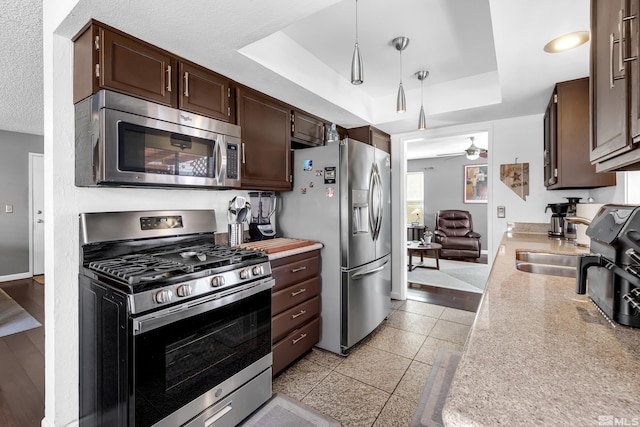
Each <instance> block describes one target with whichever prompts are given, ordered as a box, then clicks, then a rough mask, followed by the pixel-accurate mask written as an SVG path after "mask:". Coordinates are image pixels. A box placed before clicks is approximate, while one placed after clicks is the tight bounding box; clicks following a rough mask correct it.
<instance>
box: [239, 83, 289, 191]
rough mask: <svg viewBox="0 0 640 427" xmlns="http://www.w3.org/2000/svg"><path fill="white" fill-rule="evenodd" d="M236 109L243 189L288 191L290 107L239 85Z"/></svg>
mask: <svg viewBox="0 0 640 427" xmlns="http://www.w3.org/2000/svg"><path fill="white" fill-rule="evenodd" d="M236 109H237V111H236V117H237V122H238V125H240V126H241V127H242V172H241V177H242V188H244V189H254V190H272V191H289V190H291V153H290V150H291V118H290V117H291V108H290V107H289V106H288V105H287V104H284V103H282V102H280V101H278V100H276V99H273V98H270V97H268V96H266V95H264V94H262V93H260V92H257V91H254V90H252V89H249V88H245V87H238V88H237V89H236Z"/></svg>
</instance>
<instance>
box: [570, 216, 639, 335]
mask: <svg viewBox="0 0 640 427" xmlns="http://www.w3.org/2000/svg"><path fill="white" fill-rule="evenodd" d="M586 234H587V235H588V236H589V237H590V238H591V243H590V249H591V253H590V254H588V255H581V256H579V257H578V266H577V272H576V293H578V294H584V293H588V294H589V297H590V298H591V299H592V300H593V302H594V303H595V304H596V305H597V306H598V307H599V308H600V309H601V311H602V312H603V313H604V314H605V315H606V316H607V317H609V318H610V319H611V320H613V321H615V322H618V323H620V324H622V325H626V326H633V327H636V328H640V207H639V206H629V205H604V206H603V207H602V208H600V210H599V211H598V213H597V214H596V216H595V218H594V219H593V221H592V222H591V225H589V228H587V231H586Z"/></svg>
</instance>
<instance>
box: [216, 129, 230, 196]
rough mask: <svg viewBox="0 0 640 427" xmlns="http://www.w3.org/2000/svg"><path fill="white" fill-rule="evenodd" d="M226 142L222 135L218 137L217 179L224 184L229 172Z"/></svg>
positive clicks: (219, 183) (220, 183)
mask: <svg viewBox="0 0 640 427" xmlns="http://www.w3.org/2000/svg"><path fill="white" fill-rule="evenodd" d="M226 146H227V145H226V143H225V141H224V139H223V138H222V136H221V135H218V137H217V138H216V145H215V148H214V150H215V152H216V171H215V177H214V178H215V180H216V181H217V182H218V185H223V184H224V175H225V174H226V172H227V150H226Z"/></svg>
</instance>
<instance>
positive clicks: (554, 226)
mask: <svg viewBox="0 0 640 427" xmlns="http://www.w3.org/2000/svg"><path fill="white" fill-rule="evenodd" d="M569 206H570V204H569V203H549V204H548V205H547V207H546V208H545V209H544V211H545V212H546V211H547V210H549V209H551V212H552V213H551V220H550V222H549V237H554V238H564V219H565V217H566V216H567V211H568V210H569Z"/></svg>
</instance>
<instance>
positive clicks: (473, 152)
mask: <svg viewBox="0 0 640 427" xmlns="http://www.w3.org/2000/svg"><path fill="white" fill-rule="evenodd" d="M469 139H470V140H471V145H470V146H469V148H467V149H466V150H464V151H465V156H467V159H469V160H477V159H478V157H480V149H479V148H478V147H476V145H475V144H474V143H473V140H474V137H473V136H470V137H469Z"/></svg>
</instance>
